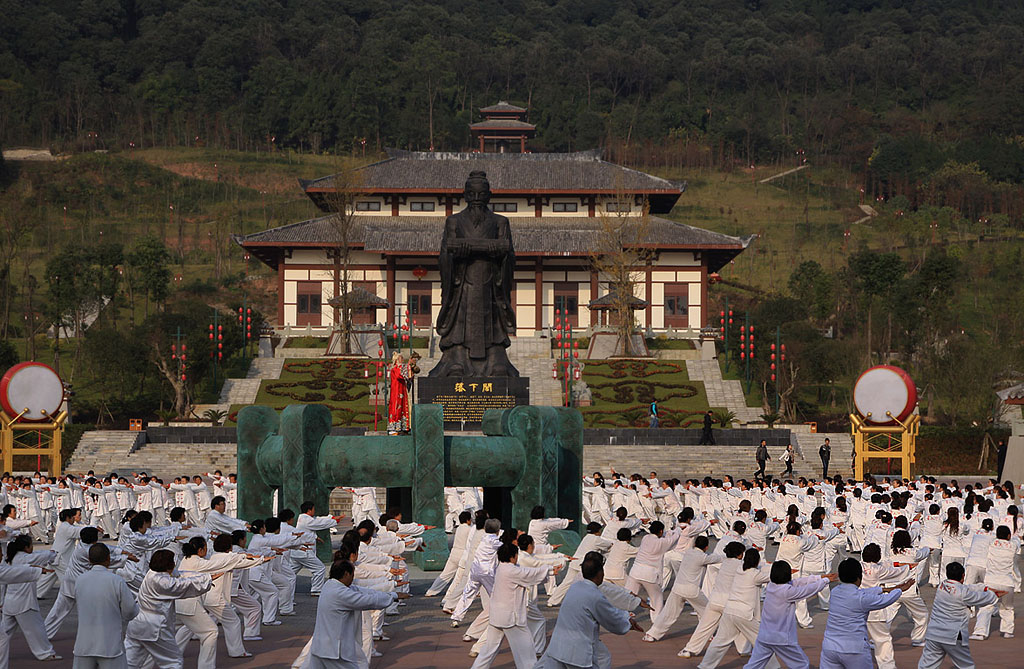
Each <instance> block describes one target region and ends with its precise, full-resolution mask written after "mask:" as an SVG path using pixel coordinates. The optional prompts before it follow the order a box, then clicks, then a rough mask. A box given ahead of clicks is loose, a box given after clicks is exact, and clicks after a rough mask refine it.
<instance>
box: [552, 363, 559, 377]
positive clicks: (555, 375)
mask: <svg viewBox="0 0 1024 669" xmlns="http://www.w3.org/2000/svg"><path fill="white" fill-rule="evenodd" d="M551 378H553V379H558V367H555V366H554V365H552V366H551Z"/></svg>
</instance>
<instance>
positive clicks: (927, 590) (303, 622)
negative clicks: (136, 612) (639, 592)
mask: <svg viewBox="0 0 1024 669" xmlns="http://www.w3.org/2000/svg"><path fill="white" fill-rule="evenodd" d="M42 548H43V547H40V549H42ZM768 553H769V556H772V557H773V556H774V553H775V548H774V547H772V548H769V551H768ZM411 571H412V574H411V576H412V583H413V585H412V592H413V595H414V597H413V598H412V599H410V600H408V606H405V607H402V614H401V615H399V616H398V617H394V618H388V621H389V622H391V623H393V624H391V625H389V626H388V627H385V628H384V631H385V634H387V635H388V636H390V637H391V640H390V641H385V642H382V643H378V644H377V648H378V650H380V651H381V652H382V653H384V655H383V656H382V657H379V658H376V659H375V660H373V661H372V662H371V663H370V666H371V667H372V668H373V669H384V668H385V667H421V668H423V669H427V668H435V667H436V668H437V669H449V668H453V667H469V666H470V665H471V664H472V663H473V660H472V659H471V658H470V657H469V655H468V653H469V649H470V646H471V645H472V644H469V643H464V642H463V641H462V633H463V630H464V629H465V628H466V627H468V625H469V623H470V622H472V619H473V617H474V616H475V615H476V613H477V612H479V610H480V607H479V603H477V604H475V605H474V607H473V609H472V610H471V611H470V615H469V616H467V618H466V623H465V625H464V626H463V627H462V628H460V629H457V630H455V629H452V628H451V627H450V626H449V620H448V616H445V615H443V614H442V613H441V610H440V608H439V607H440V599H439V598H429V599H428V598H425V597H422V596H420V595H422V594H423V593H424V592H426V590H427V587H428V586H429V585H430V582H431V581H432V580H433V577H434V575H433V574H431V573H426V572H422V571H419V570H417V569H416V568H415V567H413V568H412V570H411ZM303 574H305V572H303V573H302V574H300V576H299V584H298V586H297V594H296V597H295V615H294V616H290V617H282V618H281V620H282V621H283V624H282V625H280V626H278V627H266V626H265V627H263V641H250V642H246V649H247V650H248V651H249V652H251V653H254V655H255V656H254V657H251V658H245V659H235V658H230V657H228V655H227V649H226V648H225V646H224V638H223V635H221V637H220V639H219V648H218V652H217V665H218V666H220V667H239V668H241V667H251V668H258V667H288V666H290V665H291V663H292V661H293V660H294V659H295V657H296V656H298V654H299V651H300V650H301V649H302V647H303V646H304V645H305V643H306V641H307V639H308V638H309V635H310V634H311V633H312V630H313V624H314V621H315V614H316V601H317V600H316V599H313V598H311V597H309V596H308V595H307V594H305V593H308V592H309V578H308V577H307V576H304V575H303ZM934 592H935V591H934V589H933V588H932V587H931V586H930V585H925V586H924V587H923V588H922V593H923V595H924V599H925V601H926V602H928V604H929V608H930V605H931V600H932V597H933V596H934ZM54 594H55V592H54V593H52V594H51V595H50V596H49V597H48V598H47V599H45V600H42V601H40V608H41V610H42V614H43V615H44V616H45V615H46V612H47V611H48V610H49V608H50V606H52V604H53V596H54ZM543 601H544V597H543V596H542V597H541V610H542V611H544V613H545V615H547V617H548V632H549V634H550V632H551V630H552V629H554V623H555V618H556V617H557V614H558V609H557V608H552V609H549V608H547V607H546V606H544V605H543ZM1016 601H1017V606H1016V609H1017V615H1018V617H1020V616H1021V614H1022V611H1024V597H1021V596H1020V595H1018V596H1017V598H1016ZM811 613H812V614H813V616H814V628H813V629H807V630H800V643H801V645H802V646H803V648H804V650H805V651H806V652H807V655H808V657H809V658H810V660H811V666H812V667H817V666H818V656H819V654H820V652H821V638H822V633H823V630H824V628H825V620H826V617H827V614H826V613H824V612H822V611H820V610H819V609H818V608H817V603H816V602H815V603H812V604H811ZM638 617H639V620H640V624H641V626H642V627H643V628H644V629H647V628H648V627H650V621H649V619H648V616H647V613H646V611H642V610H641V614H639V616H638ZM696 623H697V618H696V616H692V615H690V609H689V608H687V609H686V610H685V611H684V612H683V615H682V616H681V617H680V619H679V621H678V622H677V623H676V625H675V626H674V627H673V629H672V631H671V632H670V633H669V634H667V635H666V636H665V638H664V639H662V640H661V641H659V642H658V643H644V642H643V641H641V637H642V635H641V634H639V633H638V632H630V633H629V634H627V635H625V636H615V635H613V634H603V635H602V637H601V638H602V640H603V641H604V642H605V644H607V645H608V647H609V649H611V651H612V657H613V666H614V667H638V668H648V667H651V668H653V667H696V666H697V664H698V663H699V662H700V658H691V659H683V658H680V657H677V656H676V653H677V652H678V651H679V650H680V649H681V648H682V647H683V646H684V645H685V644H686V641H687V639H688V638H689V636H690V633H691V632H693V629H694V627H695V626H696ZM76 625H77V623H76V619H75V616H74V614H73V615H72V616H71V617H69V619H68V621H67V622H66V623H65V625H64V627H63V628H62V629H61V631H60V632H59V633H58V635H57V636H56V637H55V638H54V640H53V644H54V647H55V648H56V650H57V652H58V653H59V654H60V655H63V656H64V660H63V661H62V662H60V663H56V664H57V665H59V666H67V667H70V666H71V657H72V648H73V646H74V637H75V630H76ZM971 626H972V629H973V621H972V623H971ZM998 627H999V623H998V618H995V619H994V620H993V623H992V628H993V630H994V631H995V630H998ZM910 628H911V623H910V620H909V618H907V617H906V616H905V615H902V614H901V615H900V616H899V617H898V618H897V619H896V622H895V623H894V625H893V637H894V641H895V644H894V645H895V649H896V665H897V667H900V668H913V667H916V666H917V661H918V659H919V658H920V656H921V649H920V648H913V647H911V645H910ZM971 649H972V652H973V654H974V660H975V663H976V664H977V666H978V667H979V668H980V669H981V668H985V667H1021V666H1024V660H1022V659H1021V658H1022V655H1024V637H1021V636H1018V637H1017V638H1015V639H1003V638H1002V637H1001V636H999V635H998V634H993V635H992V636H991V637H990V638H989V639H988V640H987V641H983V642H977V641H974V642H971ZM197 652H198V643H197V642H192V643H191V644H190V645H189V648H188V652H186V654H185V667H186V669H188V668H189V667H195V666H196V658H197ZM745 663H746V658H740V657H739V656H738V655H737V654H736V652H735V649H730V652H729V653H728V654H727V655H726V658H725V660H724V661H723V662H722V664H721V665H719V666H721V667H723V669H738V668H739V667H742V666H743V665H744V664H745ZM10 666H11V667H12V668H24V667H32V666H43V665H42V664H39V665H36V663H35V661H34V658H33V657H32V655H31V653H30V652H29V650H28V646H27V645H26V644H25V639H24V637H23V636H22V635H21V632H20V631H17V630H15V632H14V637H13V639H12V643H11V659H10ZM46 666H54V665H46ZM493 666H494V667H495V668H501V669H511V668H512V667H514V664H513V662H512V655H511V653H510V652H509V651H508V647H507V646H504V648H503V650H502V652H501V653H500V654H499V655H498V657H497V660H496V661H495V663H494V665H493ZM943 666H952V664H951V663H949V662H947V663H946V664H945V665H943Z"/></svg>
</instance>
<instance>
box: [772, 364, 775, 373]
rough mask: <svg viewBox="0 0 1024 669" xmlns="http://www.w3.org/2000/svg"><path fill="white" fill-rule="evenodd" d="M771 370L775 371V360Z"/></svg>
mask: <svg viewBox="0 0 1024 669" xmlns="http://www.w3.org/2000/svg"><path fill="white" fill-rule="evenodd" d="M771 370H772V371H773V372H774V371H775V363H774V362H773V363H772V364H771Z"/></svg>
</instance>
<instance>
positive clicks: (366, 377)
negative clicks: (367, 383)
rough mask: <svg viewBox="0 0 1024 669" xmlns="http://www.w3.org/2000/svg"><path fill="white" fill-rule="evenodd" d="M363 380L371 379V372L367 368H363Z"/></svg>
mask: <svg viewBox="0 0 1024 669" xmlns="http://www.w3.org/2000/svg"><path fill="white" fill-rule="evenodd" d="M363 378H364V379H368V378H370V370H369V368H367V367H363Z"/></svg>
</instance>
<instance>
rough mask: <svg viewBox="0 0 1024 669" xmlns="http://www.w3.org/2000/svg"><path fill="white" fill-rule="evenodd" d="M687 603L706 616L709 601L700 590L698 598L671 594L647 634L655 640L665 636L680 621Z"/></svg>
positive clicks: (654, 617) (654, 618) (698, 613)
mask: <svg viewBox="0 0 1024 669" xmlns="http://www.w3.org/2000/svg"><path fill="white" fill-rule="evenodd" d="M687 602H688V603H689V604H690V606H692V607H693V609H694V610H695V611H696V612H697V615H699V616H703V615H704V609H706V608H707V606H708V600H707V597H705V596H704V593H703V592H700V591H699V590H698V591H697V596H696V597H683V596H682V595H679V594H677V593H674V592H670V593H669V595H668V599H667V600H666V601H665V606H663V607H662V609H661V611H660V612H659V613H658V615H656V616H653V620H654V622H653V624H652V625H651V629H649V630H647V634H648V635H649V636H652V637H654V638H655V639H660V638H661V637H663V636H665V634H666V633H667V632H668V631H669V629H670V628H671V627H672V625H674V624H675V623H676V620H678V619H679V615H680V614H681V613H682V612H683V605H684V604H686V603H687Z"/></svg>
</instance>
